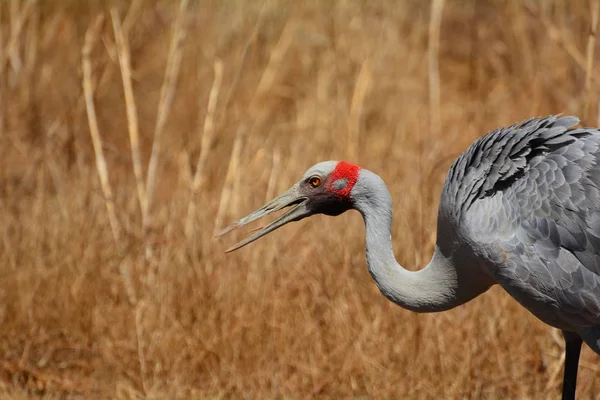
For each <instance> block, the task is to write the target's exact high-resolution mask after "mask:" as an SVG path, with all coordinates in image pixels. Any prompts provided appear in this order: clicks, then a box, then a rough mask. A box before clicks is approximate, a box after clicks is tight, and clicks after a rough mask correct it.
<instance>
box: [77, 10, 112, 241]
mask: <svg viewBox="0 0 600 400" xmlns="http://www.w3.org/2000/svg"><path fill="white" fill-rule="evenodd" d="M103 21H104V17H103V16H102V15H99V16H98V17H97V18H96V21H95V22H94V24H93V25H92V26H91V27H90V28H88V30H87V32H86V34H85V42H84V45H83V50H82V68H83V92H84V96H85V107H86V110H87V115H88V123H89V127H90V136H91V137H92V144H93V146H94V153H95V155H96V169H97V171H98V176H99V177H100V183H101V185H102V192H103V193H104V201H105V205H106V211H107V213H108V220H109V222H110V227H111V230H112V235H113V238H114V240H115V243H116V244H117V246H119V245H120V236H121V235H120V233H121V232H120V230H121V229H120V226H119V220H118V219H117V214H116V211H115V204H114V200H113V194H112V189H111V186H110V181H109V179H108V168H107V166H106V159H105V158H104V151H103V150H102V139H101V137H100V130H99V128H98V119H97V116H96V108H95V106H94V88H93V83H92V63H91V61H90V53H91V52H92V49H93V47H94V44H95V42H96V40H97V38H98V33H99V31H100V29H101V27H102V22H103Z"/></svg>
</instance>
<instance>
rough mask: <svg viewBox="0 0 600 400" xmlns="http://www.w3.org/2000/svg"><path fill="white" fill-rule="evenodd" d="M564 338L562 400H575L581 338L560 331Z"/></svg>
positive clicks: (574, 334) (571, 333)
mask: <svg viewBox="0 0 600 400" xmlns="http://www.w3.org/2000/svg"><path fill="white" fill-rule="evenodd" d="M562 333H563V336H564V338H565V343H566V346H565V352H566V353H565V373H564V375H563V392H562V400H575V387H576V386H577V368H578V366H579V354H580V353H581V343H582V342H583V341H582V340H581V337H579V335H578V334H576V333H573V332H567V331H562Z"/></svg>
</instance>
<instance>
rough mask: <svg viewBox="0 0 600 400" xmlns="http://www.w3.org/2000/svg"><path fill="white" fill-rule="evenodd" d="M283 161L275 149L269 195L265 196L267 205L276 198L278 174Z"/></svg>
mask: <svg viewBox="0 0 600 400" xmlns="http://www.w3.org/2000/svg"><path fill="white" fill-rule="evenodd" d="M280 161H281V155H280V154H279V151H278V150H277V149H276V148H275V149H273V165H271V173H270V174H269V183H268V185H267V194H266V196H265V203H266V202H267V201H269V200H271V199H272V198H273V197H275V190H276V186H277V172H279V162H280Z"/></svg>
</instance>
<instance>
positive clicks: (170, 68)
mask: <svg viewBox="0 0 600 400" xmlns="http://www.w3.org/2000/svg"><path fill="white" fill-rule="evenodd" d="M187 6H188V0H181V2H180V3H179V15H178V17H177V20H176V21H175V25H174V26H173V37H172V41H171V47H170V49H169V57H168V59H167V67H166V69H165V77H164V80H163V84H162V87H161V89H160V100H159V103H158V110H157V117H156V125H155V128H154V139H153V142H152V153H151V154H150V161H149V162H148V175H147V177H146V195H147V201H146V210H145V215H146V217H147V219H146V221H145V226H144V232H145V233H146V234H147V233H148V232H149V225H148V224H149V223H150V221H149V220H150V218H151V216H150V208H151V206H152V194H153V191H154V183H155V180H156V169H157V167H158V159H159V157H160V152H161V145H160V138H161V135H162V132H163V129H164V126H165V123H166V122H167V118H168V116H169V111H170V109H171V103H172V101H173V96H174V95H175V87H176V84H177V77H178V75H179V67H180V66H181V58H182V56H183V52H182V49H181V47H182V45H183V41H184V39H185V34H186V30H185V25H186V18H187Z"/></svg>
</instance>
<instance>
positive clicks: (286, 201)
mask: <svg viewBox="0 0 600 400" xmlns="http://www.w3.org/2000/svg"><path fill="white" fill-rule="evenodd" d="M307 202H308V198H306V197H304V196H300V194H299V193H298V188H297V186H292V188H290V189H289V190H288V191H286V192H285V193H283V194H282V195H280V196H279V197H277V198H275V199H273V200H271V201H270V202H268V203H267V204H265V205H264V206H262V207H261V208H259V209H258V210H256V211H254V212H251V213H250V214H248V215H247V216H245V217H244V218H242V219H240V220H239V221H236V222H234V223H233V224H231V225H229V226H228V227H227V228H225V229H223V230H222V231H221V232H219V233H217V235H215V237H219V236H222V235H224V234H226V233H228V232H231V231H232V230H234V229H237V228H240V227H242V226H244V225H247V224H249V223H250V222H252V221H256V220H257V219H259V218H262V217H264V216H265V215H269V214H271V213H273V212H275V211H279V210H281V209H283V208H286V207H291V206H293V207H292V208H291V209H290V210H289V211H288V212H286V213H285V214H283V215H282V216H281V217H279V218H277V219H276V220H275V221H273V222H271V223H270V224H268V225H267V226H264V227H262V228H260V229H259V230H258V231H257V232H255V233H254V234H252V235H250V236H248V237H247V238H246V239H244V240H242V241H241V242H239V243H238V244H236V245H235V246H233V247H230V248H229V249H227V250H225V252H226V253H229V252H231V251H234V250H237V249H239V248H240V247H244V246H245V245H247V244H249V243H252V242H254V241H255V240H257V239H258V238H260V237H262V236H265V235H266V234H267V233H270V232H273V231H274V230H275V229H277V228H279V227H281V226H283V225H285V224H287V223H288V222H292V221H299V220H301V219H302V218H304V217H308V216H309V215H311V214H312V212H311V211H310V210H309V209H308V207H307Z"/></svg>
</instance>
